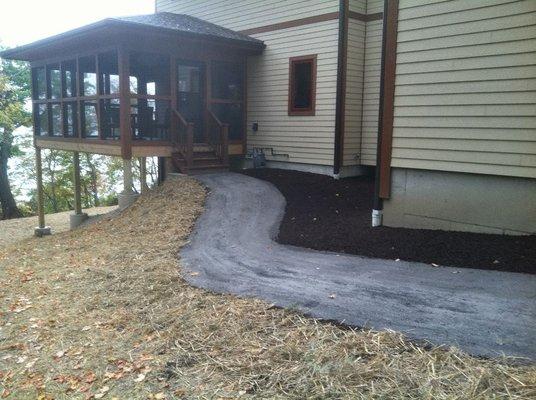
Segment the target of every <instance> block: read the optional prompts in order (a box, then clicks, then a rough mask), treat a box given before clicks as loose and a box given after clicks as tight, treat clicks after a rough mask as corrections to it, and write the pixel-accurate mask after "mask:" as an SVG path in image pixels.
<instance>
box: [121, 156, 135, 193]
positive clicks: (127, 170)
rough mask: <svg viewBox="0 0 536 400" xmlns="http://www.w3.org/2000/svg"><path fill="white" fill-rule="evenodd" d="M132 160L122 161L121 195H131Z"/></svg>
mask: <svg viewBox="0 0 536 400" xmlns="http://www.w3.org/2000/svg"><path fill="white" fill-rule="evenodd" d="M132 184H133V179H132V159H123V194H132Z"/></svg>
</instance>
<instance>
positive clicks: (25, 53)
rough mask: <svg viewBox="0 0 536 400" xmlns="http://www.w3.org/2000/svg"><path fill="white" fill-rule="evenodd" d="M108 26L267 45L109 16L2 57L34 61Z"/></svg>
mask: <svg viewBox="0 0 536 400" xmlns="http://www.w3.org/2000/svg"><path fill="white" fill-rule="evenodd" d="M106 27H130V28H140V29H143V30H146V31H154V32H159V33H169V34H175V35H177V36H179V37H180V36H182V37H187V38H190V39H196V38H205V39H207V40H211V41H217V42H219V43H228V44H232V45H234V46H236V47H238V48H240V49H243V50H245V51H249V52H252V53H253V54H261V53H262V51H263V50H264V49H265V48H266V45H265V44H264V42H262V41H258V42H254V41H251V42H249V41H247V40H239V39H231V38H224V37H219V36H216V35H210V34H203V33H197V32H186V31H174V30H172V29H167V28H159V27H152V26H147V25H144V24H140V23H137V22H130V21H121V20H117V19H113V18H107V19H104V20H102V21H98V22H95V23H93V24H89V25H85V26H82V27H80V28H76V29H73V30H70V31H67V32H64V33H60V34H58V35H54V36H50V37H48V38H45V39H41V40H38V41H36V42H32V43H29V44H26V45H22V46H18V47H15V48H13V49H7V50H4V51H2V52H0V57H1V58H4V59H11V60H20V61H34V60H36V59H37V58H35V57H32V56H31V52H32V51H35V50H39V49H40V48H42V47H46V46H50V45H53V44H54V43H56V42H58V41H61V40H65V39H75V38H76V37H79V36H82V35H85V34H88V33H90V32H93V31H95V30H98V29H103V28H106Z"/></svg>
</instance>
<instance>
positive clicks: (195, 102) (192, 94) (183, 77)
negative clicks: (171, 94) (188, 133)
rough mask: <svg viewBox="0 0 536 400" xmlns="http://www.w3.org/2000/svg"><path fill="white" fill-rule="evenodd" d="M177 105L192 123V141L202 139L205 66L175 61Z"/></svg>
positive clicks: (201, 140) (198, 141) (191, 62)
mask: <svg viewBox="0 0 536 400" xmlns="http://www.w3.org/2000/svg"><path fill="white" fill-rule="evenodd" d="M177 85H178V88H177V97H178V99H177V106H178V110H179V112H180V113H181V114H182V115H183V116H184V118H185V119H186V120H187V121H188V122H193V123H194V142H195V143H202V142H203V141H204V129H205V126H204V118H203V116H204V110H205V66H204V64H203V63H199V62H195V61H179V62H178V63H177Z"/></svg>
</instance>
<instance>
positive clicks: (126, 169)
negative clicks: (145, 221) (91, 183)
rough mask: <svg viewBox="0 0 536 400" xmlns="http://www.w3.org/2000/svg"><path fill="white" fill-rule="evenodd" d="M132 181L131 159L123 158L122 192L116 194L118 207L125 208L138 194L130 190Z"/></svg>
mask: <svg viewBox="0 0 536 400" xmlns="http://www.w3.org/2000/svg"><path fill="white" fill-rule="evenodd" d="M133 183H134V180H133V178H132V159H130V158H129V159H123V192H122V193H120V194H119V195H118V196H117V200H118V202H119V208H120V209H124V208H127V207H128V206H130V205H131V204H132V203H134V202H135V201H136V199H137V198H138V196H139V195H138V194H137V193H134V192H133V191H132V185H133Z"/></svg>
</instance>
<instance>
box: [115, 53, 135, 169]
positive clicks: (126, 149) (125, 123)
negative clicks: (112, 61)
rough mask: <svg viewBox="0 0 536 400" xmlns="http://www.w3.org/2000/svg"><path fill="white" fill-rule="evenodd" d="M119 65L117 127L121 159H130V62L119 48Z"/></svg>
mask: <svg viewBox="0 0 536 400" xmlns="http://www.w3.org/2000/svg"><path fill="white" fill-rule="evenodd" d="M118 64H119V126H120V132H121V157H122V158H123V159H124V160H130V159H131V158H132V132H131V129H130V65H129V64H130V60H129V52H128V51H127V50H126V49H125V48H124V47H120V48H119V51H118Z"/></svg>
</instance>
